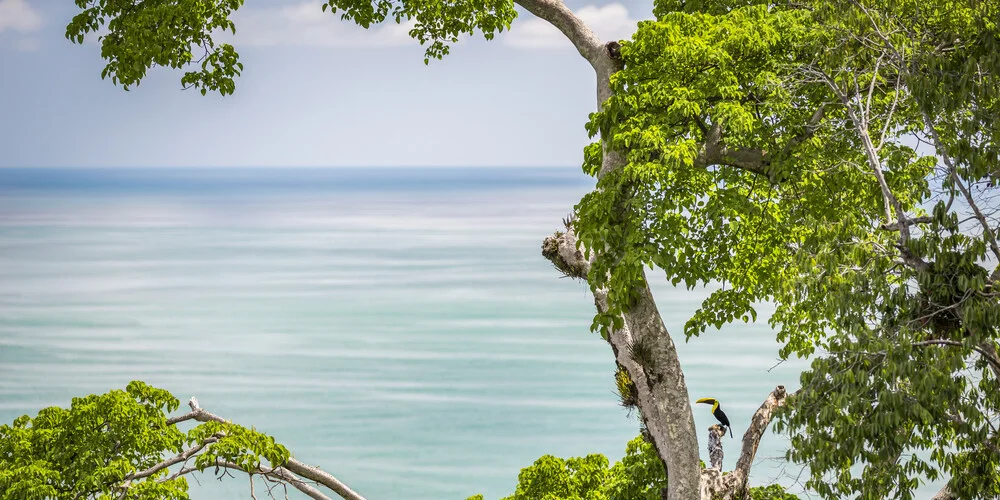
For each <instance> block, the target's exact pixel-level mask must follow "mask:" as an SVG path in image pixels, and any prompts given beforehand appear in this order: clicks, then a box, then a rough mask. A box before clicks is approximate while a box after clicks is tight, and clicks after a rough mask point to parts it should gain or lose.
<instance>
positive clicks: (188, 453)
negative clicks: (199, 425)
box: [125, 432, 225, 481]
mask: <svg viewBox="0 0 1000 500" xmlns="http://www.w3.org/2000/svg"><path fill="white" fill-rule="evenodd" d="M224 436H225V434H223V433H221V432H217V433H216V434H215V435H214V436H212V437H210V438H208V439H206V440H205V441H203V442H202V443H201V444H198V445H197V446H192V447H191V448H188V449H187V450H184V452H182V453H180V454H178V455H176V456H174V457H170V458H168V459H166V460H164V461H162V462H160V463H158V464H156V465H154V466H152V467H150V468H148V469H146V470H144V471H139V472H135V473H132V474H129V475H128V476H125V480H126V481H131V480H134V479H142V478H146V477H149V476H152V475H153V474H156V473H157V472H160V471H161V470H163V469H166V468H167V467H170V466H172V465H177V464H179V463H181V462H186V461H187V460H188V459H189V458H191V457H193V456H194V455H197V454H198V452H200V451H201V450H203V449H204V448H205V447H206V446H208V445H210V444H212V443H215V442H218V441H219V438H222V437H224Z"/></svg>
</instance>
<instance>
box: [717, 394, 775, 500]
mask: <svg viewBox="0 0 1000 500" xmlns="http://www.w3.org/2000/svg"><path fill="white" fill-rule="evenodd" d="M785 396H786V392H785V386H783V385H779V386H778V387H776V388H775V389H774V390H773V391H771V394H769V395H768V396H767V399H765V400H764V402H763V403H762V404H761V405H760V408H757V411H756V412H754V414H753V417H752V418H751V419H750V426H749V427H747V430H746V432H744V433H743V449H742V451H741V452H740V459H739V460H738V461H737V462H736V468H735V469H733V471H732V472H731V473H729V475H728V476H727V479H728V480H729V481H731V482H733V489H734V490H735V491H736V492H737V493H740V492H742V491H743V490H745V489H746V486H747V479H749V478H750V467H751V466H753V459H754V457H755V456H756V455H757V447H758V446H759V445H760V438H761V436H763V435H764V431H765V430H766V429H767V425H768V424H769V423H770V422H771V416H773V415H774V411H775V410H777V409H778V407H780V406H781V405H783V404H784V403H785Z"/></svg>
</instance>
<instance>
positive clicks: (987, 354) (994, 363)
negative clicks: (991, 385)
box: [912, 339, 1000, 378]
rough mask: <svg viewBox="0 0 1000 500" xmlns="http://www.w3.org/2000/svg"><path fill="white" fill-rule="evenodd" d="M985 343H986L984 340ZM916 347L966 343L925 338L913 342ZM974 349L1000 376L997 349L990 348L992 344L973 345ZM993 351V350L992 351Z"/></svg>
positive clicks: (957, 345)
mask: <svg viewBox="0 0 1000 500" xmlns="http://www.w3.org/2000/svg"><path fill="white" fill-rule="evenodd" d="M984 344H986V343H985V342H984ZM912 345H913V346H914V347H924V346H929V345H947V346H953V347H965V344H963V343H961V342H958V341H956V340H941V339H937V340H924V341H921V342H914V343H913V344H912ZM971 347H972V350H974V351H976V352H978V353H979V355H980V356H982V357H983V359H985V360H986V362H987V363H989V364H990V368H991V369H992V370H993V374H994V375H996V376H997V377H998V378H1000V359H998V358H997V355H996V350H995V349H990V348H991V347H992V346H989V344H986V345H985V346H971ZM991 351H992V352H991Z"/></svg>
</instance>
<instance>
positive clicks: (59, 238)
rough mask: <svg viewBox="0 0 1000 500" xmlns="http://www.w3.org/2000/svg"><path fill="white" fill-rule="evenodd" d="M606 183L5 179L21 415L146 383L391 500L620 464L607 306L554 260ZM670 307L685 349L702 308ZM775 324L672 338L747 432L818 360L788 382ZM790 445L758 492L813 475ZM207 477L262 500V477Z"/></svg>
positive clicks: (9, 383) (393, 177)
mask: <svg viewBox="0 0 1000 500" xmlns="http://www.w3.org/2000/svg"><path fill="white" fill-rule="evenodd" d="M591 186H592V184H591V183H590V182H589V179H588V178H586V177H584V176H583V175H582V174H580V173H579V171H578V170H577V169H575V168H567V169H542V170H526V169H488V170H471V171H470V170H465V171H462V170H457V169H456V170H450V169H418V170H390V169H373V170H307V169H257V170H220V169H212V170H191V169H171V170H58V169H51V170H10V169H8V170H0V421H4V422H9V421H11V420H12V419H13V418H15V417H17V416H18V415H21V414H25V413H28V414H34V413H35V412H37V411H38V409H40V408H42V407H44V406H48V405H63V406H65V405H68V403H69V400H70V398H71V397H73V396H74V395H81V394H87V393H94V392H105V391H107V390H109V389H111V388H120V387H123V386H124V385H125V384H126V383H128V381H130V380H133V379H142V380H145V381H146V382H148V383H151V384H153V385H156V386H158V387H162V388H165V389H168V390H170V391H171V392H173V393H174V394H175V395H177V396H178V397H179V398H181V400H185V401H186V400H187V398H188V397H190V396H192V395H195V396H197V397H198V399H199V401H200V402H201V405H202V406H203V407H205V408H207V409H209V410H210V411H213V412H215V413H217V414H220V415H222V416H224V417H227V418H230V419H233V420H234V421H236V422H239V423H242V424H245V425H254V426H256V427H257V428H258V429H260V430H263V431H265V432H268V433H270V434H272V435H274V436H275V437H276V438H277V439H278V440H279V441H280V442H283V443H284V444H286V445H287V446H288V447H289V448H290V449H291V450H292V452H293V454H294V455H295V456H296V457H298V458H299V459H300V460H303V461H305V462H308V463H312V464H316V465H320V466H322V467H323V468H324V469H325V470H328V471H330V472H331V473H333V474H334V475H336V476H337V477H339V478H340V479H341V480H343V481H345V482H346V483H348V484H349V485H351V486H352V487H353V488H354V489H356V490H358V491H359V492H360V493H362V494H363V495H366V496H367V497H368V498H369V499H370V500H376V499H395V498H407V499H445V498H456V499H461V498H465V497H466V496H468V495H472V494H475V493H484V494H485V495H486V496H487V498H496V497H499V496H501V495H505V494H509V493H510V492H511V491H512V490H513V487H514V485H515V484H516V481H517V474H518V471H519V470H520V469H521V468H522V467H524V466H527V465H529V464H530V463H531V462H532V461H533V460H534V459H536V458H537V457H538V456H540V455H543V454H547V453H549V454H555V455H558V456H571V455H581V454H586V453H593V452H600V453H604V454H607V455H608V456H609V457H610V458H611V459H612V460H615V459H618V458H620V456H621V455H622V453H623V451H624V445H625V442H626V441H628V440H629V439H630V438H632V437H634V436H635V435H636V434H637V429H638V427H637V421H636V419H635V418H634V416H632V417H629V416H628V415H627V414H626V412H625V411H624V410H623V409H622V408H620V407H618V406H617V402H616V401H617V400H616V396H615V395H614V383H613V377H612V374H613V371H614V366H613V362H612V357H611V354H610V351H609V349H608V347H607V345H606V344H605V343H604V342H603V341H601V340H600V338H599V337H597V336H596V335H594V334H591V333H589V332H588V327H589V324H590V320H591V317H592V314H593V305H592V302H591V300H592V299H591V297H590V295H589V292H588V290H587V287H586V285H585V284H583V283H580V282H577V281H571V280H568V279H561V278H560V277H559V275H558V273H557V272H556V271H555V270H554V269H552V267H551V265H550V264H549V263H548V262H547V261H546V260H544V259H543V258H542V257H541V255H540V244H541V241H542V239H543V238H544V237H545V236H546V235H549V234H551V233H552V231H554V230H556V229H560V225H561V222H560V219H561V218H562V217H564V216H565V215H567V214H568V213H569V211H570V210H571V207H572V205H573V204H574V203H575V202H576V201H577V200H578V199H579V197H580V196H581V195H582V194H583V193H585V192H586V191H587V190H588V189H590V188H591ZM654 293H655V295H656V297H657V299H658V303H659V307H660V310H661V312H662V314H663V316H664V319H665V321H666V323H667V326H668V328H669V329H670V330H671V331H673V332H680V331H681V325H682V324H683V322H684V320H685V319H686V318H687V316H688V315H689V314H690V313H691V312H692V311H693V310H694V308H695V307H696V305H697V303H698V301H699V300H700V298H701V297H704V296H705V295H706V293H707V292H706V291H704V290H696V291H694V292H689V291H686V290H675V289H673V288H670V287H669V286H667V285H666V284H665V283H654ZM763 318H766V315H762V319H761V320H760V321H759V322H758V323H757V324H750V325H744V324H738V325H733V326H730V327H727V328H726V329H724V330H723V331H721V332H710V333H709V334H708V335H706V336H705V337H704V338H701V339H694V340H693V341H692V342H691V343H688V344H684V343H683V341H682V338H681V337H677V338H676V339H677V340H678V341H679V343H680V344H681V345H680V350H681V355H682V362H683V364H684V366H685V369H686V374H687V382H688V385H689V388H690V391H691V397H692V399H694V398H697V397H704V396H713V397H716V398H719V399H720V400H721V401H722V402H723V407H724V408H725V410H726V412H727V413H728V415H729V417H730V419H731V421H732V422H733V425H734V427H735V429H734V430H735V431H736V433H737V434H740V433H741V432H742V430H743V429H744V425H745V424H744V422H747V421H748V419H749V417H750V415H751V414H752V413H753V412H754V410H755V409H756V408H757V406H759V405H760V403H761V402H762V401H763V399H764V397H765V396H766V395H767V393H768V392H769V391H770V390H772V389H773V388H774V386H775V385H777V384H785V385H786V386H788V387H789V388H790V389H794V388H795V387H797V384H798V370H799V369H801V367H802V366H803V363H802V362H786V363H784V364H781V365H779V366H777V367H775V368H773V369H771V368H772V367H773V366H774V365H775V363H776V361H777V360H776V355H777V354H776V353H777V347H778V346H777V344H776V343H775V342H774V336H773V333H772V332H771V331H770V329H769V328H768V326H767V325H766V321H765V320H764V319H763ZM695 416H696V419H697V424H698V427H699V428H700V429H704V428H707V427H708V426H709V425H711V424H712V423H714V420H713V418H712V417H711V415H710V414H709V411H708V408H707V407H704V406H703V405H698V407H696V415H695ZM702 440H703V441H704V438H702ZM738 442H739V441H738V440H733V441H732V443H733V444H732V446H731V447H730V448H729V449H728V450H727V451H730V450H731V451H730V453H729V454H728V455H727V458H726V466H727V468H728V467H732V466H733V465H735V460H736V446H737V445H736V443H738ZM786 444H787V439H785V438H783V437H781V436H776V435H773V434H769V435H767V436H766V437H765V438H764V440H763V442H762V444H761V449H760V452H759V453H758V462H759V463H758V464H757V466H756V467H755V469H754V475H753V482H755V483H758V484H760V483H769V482H771V481H773V480H775V479H778V480H780V481H781V482H783V483H786V484H791V482H793V478H794V477H795V476H796V475H797V474H798V473H799V470H800V467H798V466H794V465H787V466H786V465H785V464H784V463H783V461H781V460H777V459H775V457H779V456H782V455H783V452H784V448H785V446H786ZM700 447H701V448H703V449H702V454H703V455H705V459H706V461H707V453H706V451H705V450H704V447H705V444H704V442H702V443H701V444H700ZM191 482H192V484H193V486H194V489H193V491H192V497H193V498H198V499H210V498H249V493H248V486H247V481H246V480H245V479H244V478H239V479H229V480H227V481H224V482H221V483H220V482H217V481H215V480H214V478H213V477H212V476H211V475H210V474H206V475H204V476H202V477H201V478H200V483H201V486H198V482H196V481H193V480H192V481H191ZM259 493H260V490H258V494H259Z"/></svg>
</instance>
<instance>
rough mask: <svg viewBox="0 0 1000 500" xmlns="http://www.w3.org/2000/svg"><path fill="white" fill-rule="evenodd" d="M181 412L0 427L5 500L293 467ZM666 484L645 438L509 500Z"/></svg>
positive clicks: (105, 400) (157, 498)
mask: <svg viewBox="0 0 1000 500" xmlns="http://www.w3.org/2000/svg"><path fill="white" fill-rule="evenodd" d="M178 407H179V402H178V400H177V398H175V397H174V396H173V395H171V394H170V393H169V392H167V391H166V390H163V389H157V388H154V387H150V386H148V385H146V384H144V383H143V382H139V381H134V382H131V383H130V384H128V387H126V389H125V390H124V391H122V390H113V391H111V392H108V393H107V394H102V395H90V396H86V397H82V398H74V399H73V402H72V404H71V405H70V407H69V408H60V407H56V406H52V407H48V408H44V409H42V410H41V411H39V412H38V414H37V415H36V416H35V417H29V416H27V415H24V416H21V417H19V418H17V419H16V420H15V421H14V422H13V424H12V425H0V500H30V499H74V500H76V499H99V498H118V499H133V500H139V499H149V500H186V499H188V498H189V496H188V483H187V479H186V477H185V475H187V474H191V473H196V472H202V471H205V470H209V471H213V470H214V471H215V473H216V474H219V473H220V464H223V463H224V464H228V465H231V466H229V467H228V468H230V469H237V470H240V471H242V472H244V473H247V474H251V475H254V474H257V475H259V476H261V477H263V478H265V484H266V480H271V481H275V484H277V483H278V481H277V479H278V478H275V477H269V478H268V476H267V475H266V474H261V471H264V470H270V469H273V468H274V467H281V466H282V465H284V464H286V463H287V462H288V460H289V457H290V454H289V452H288V450H287V449H286V448H285V447H284V446H282V445H281V444H278V443H275V441H274V438H272V437H270V436H267V435H265V434H263V433H260V432H257V431H255V430H253V429H247V428H245V427H241V426H239V425H236V424H233V423H231V422H226V423H220V422H216V421H209V422H204V423H200V424H199V425H196V426H194V427H193V428H191V429H190V430H188V431H187V432H184V431H181V430H180V429H178V428H177V426H176V423H175V422H176V421H177V420H179V419H170V418H168V414H169V413H171V412H174V411H176V410H177V408H178ZM171 457H180V459H172V458H171ZM233 466H235V467H233ZM221 467H223V468H222V469H221V470H223V471H224V470H225V468H226V466H221ZM666 481H667V479H666V473H665V472H664V469H663V463H662V462H660V459H659V457H658V456H657V455H656V452H655V450H654V449H653V446H652V445H651V444H650V443H649V442H647V441H646V440H645V439H644V438H643V437H642V436H639V437H636V438H635V439H633V440H631V441H629V443H628V444H627V445H626V448H625V456H624V457H623V458H622V460H621V461H619V462H616V463H615V464H614V465H612V466H610V467H609V464H608V459H607V457H605V456H604V455H600V454H592V455H587V456H586V457H578V458H569V459H561V458H557V457H554V456H552V455H545V456H542V457H540V458H539V459H538V460H536V461H535V462H534V464H532V465H531V466H529V467H526V468H524V469H523V470H521V473H520V475H519V476H518V484H517V486H516V490H515V492H514V494H513V495H511V496H508V497H505V498H504V499H503V500H558V499H564V500H659V499H660V498H661V495H662V491H663V488H664V487H665V486H666ZM279 491H280V492H281V493H284V489H282V490H279ZM470 498H472V499H475V498H479V499H480V500H482V496H481V495H480V496H476V497H470ZM750 498H751V499H752V500H795V498H797V497H795V496H793V495H789V494H787V493H785V491H784V489H783V488H781V487H780V486H767V487H759V488H753V489H751V490H750Z"/></svg>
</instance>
